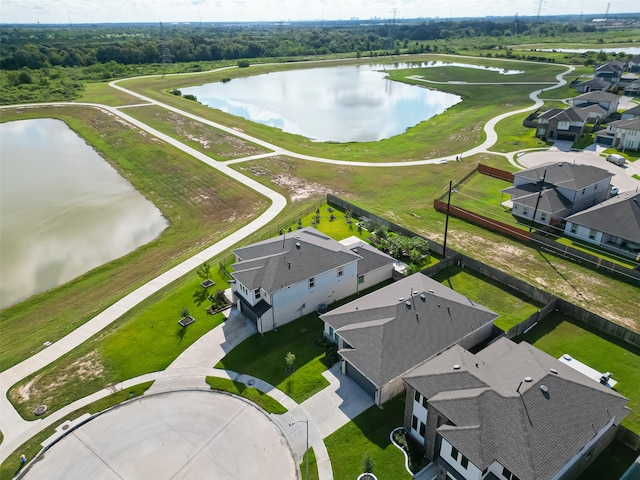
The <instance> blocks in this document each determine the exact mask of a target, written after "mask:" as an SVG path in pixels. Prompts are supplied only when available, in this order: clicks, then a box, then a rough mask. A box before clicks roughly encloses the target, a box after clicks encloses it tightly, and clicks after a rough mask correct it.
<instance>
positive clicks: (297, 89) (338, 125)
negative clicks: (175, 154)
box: [182, 65, 462, 142]
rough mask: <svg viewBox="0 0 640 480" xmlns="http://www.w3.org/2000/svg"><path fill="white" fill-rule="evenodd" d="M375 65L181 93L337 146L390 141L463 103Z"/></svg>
mask: <svg viewBox="0 0 640 480" xmlns="http://www.w3.org/2000/svg"><path fill="white" fill-rule="evenodd" d="M376 67H380V66H374V65H360V66H355V67H354V66H350V67H335V68H319V69H310V70H292V71H286V72H277V73H270V74H264V75H257V76H252V77H245V78H238V79H234V80H233V81H231V82H227V83H210V84H206V85H200V86H195V87H188V88H183V89H182V93H183V94H192V95H195V96H196V97H197V98H198V100H199V101H200V102H202V103H204V104H206V105H209V106H211V107H213V108H217V109H219V110H222V111H224V112H227V113H230V114H232V115H237V116H240V117H243V118H246V119H249V120H252V121H254V122H258V123H262V124H264V125H269V126H272V127H276V128H279V129H281V130H283V131H285V132H288V133H294V134H298V135H303V136H305V137H308V138H311V139H313V140H315V141H332V142H368V141H377V140H381V139H383V138H389V137H392V136H394V135H398V134H401V133H403V132H404V131H405V130H406V129H407V128H409V127H412V126H414V125H417V124H418V123H420V122H423V121H425V120H427V119H429V118H431V117H433V116H435V115H438V114H439V113H442V112H444V111H445V110H446V109H447V108H450V107H451V106H453V105H455V104H456V103H458V102H460V101H462V99H461V98H460V97H459V96H457V95H452V94H449V93H444V92H439V91H435V90H429V89H427V88H422V87H416V86H412V85H407V84H403V83H399V82H393V81H391V80H388V79H386V78H385V76H386V74H385V73H384V72H379V71H376ZM385 67H389V66H388V65H387V66H385Z"/></svg>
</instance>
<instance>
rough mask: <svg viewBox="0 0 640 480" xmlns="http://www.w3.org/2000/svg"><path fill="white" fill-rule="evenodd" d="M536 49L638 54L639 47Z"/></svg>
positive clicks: (543, 50)
mask: <svg viewBox="0 0 640 480" xmlns="http://www.w3.org/2000/svg"><path fill="white" fill-rule="evenodd" d="M537 50H539V51H541V52H567V53H587V52H599V51H601V50H602V51H603V52H605V53H626V54H628V55H640V47H625V46H621V47H614V48H610V47H602V48H601V47H598V46H597V45H594V46H593V47H589V48H538V49H537Z"/></svg>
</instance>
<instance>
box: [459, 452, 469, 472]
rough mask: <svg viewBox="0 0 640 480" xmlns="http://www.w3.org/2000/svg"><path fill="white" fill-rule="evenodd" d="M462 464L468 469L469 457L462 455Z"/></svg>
mask: <svg viewBox="0 0 640 480" xmlns="http://www.w3.org/2000/svg"><path fill="white" fill-rule="evenodd" d="M460 465H462V468H464V469H465V470H466V469H467V467H469V459H468V458H467V457H465V456H464V455H462V458H461V459H460Z"/></svg>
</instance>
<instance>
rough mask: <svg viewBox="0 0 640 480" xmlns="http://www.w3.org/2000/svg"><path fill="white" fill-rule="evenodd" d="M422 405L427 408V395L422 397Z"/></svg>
mask: <svg viewBox="0 0 640 480" xmlns="http://www.w3.org/2000/svg"><path fill="white" fill-rule="evenodd" d="M422 406H423V407H424V408H427V397H422Z"/></svg>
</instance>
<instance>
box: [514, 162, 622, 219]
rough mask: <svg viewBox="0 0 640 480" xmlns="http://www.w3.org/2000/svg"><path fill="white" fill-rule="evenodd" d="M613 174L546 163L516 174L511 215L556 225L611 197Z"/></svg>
mask: <svg viewBox="0 0 640 480" xmlns="http://www.w3.org/2000/svg"><path fill="white" fill-rule="evenodd" d="M611 177H613V174H612V173H610V172H608V171H607V170H604V169H602V168H598V167H594V166H591V165H574V164H571V163H568V162H559V163H546V164H543V165H540V166H538V167H533V168H527V169H525V170H521V171H519V172H516V173H514V174H513V186H512V187H509V188H507V189H505V190H503V192H504V193H506V194H509V195H511V202H512V203H513V206H512V209H511V214H512V215H513V216H515V217H516V218H518V219H519V220H521V221H523V222H525V223H527V224H529V223H531V222H535V223H538V224H542V225H554V224H557V223H559V222H560V221H561V220H562V219H564V218H565V217H567V216H569V215H571V214H573V213H576V212H579V211H581V210H584V209H586V208H589V207H592V206H593V205H596V204H598V203H600V202H603V201H604V200H606V199H607V198H608V197H609V191H610V184H611Z"/></svg>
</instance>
